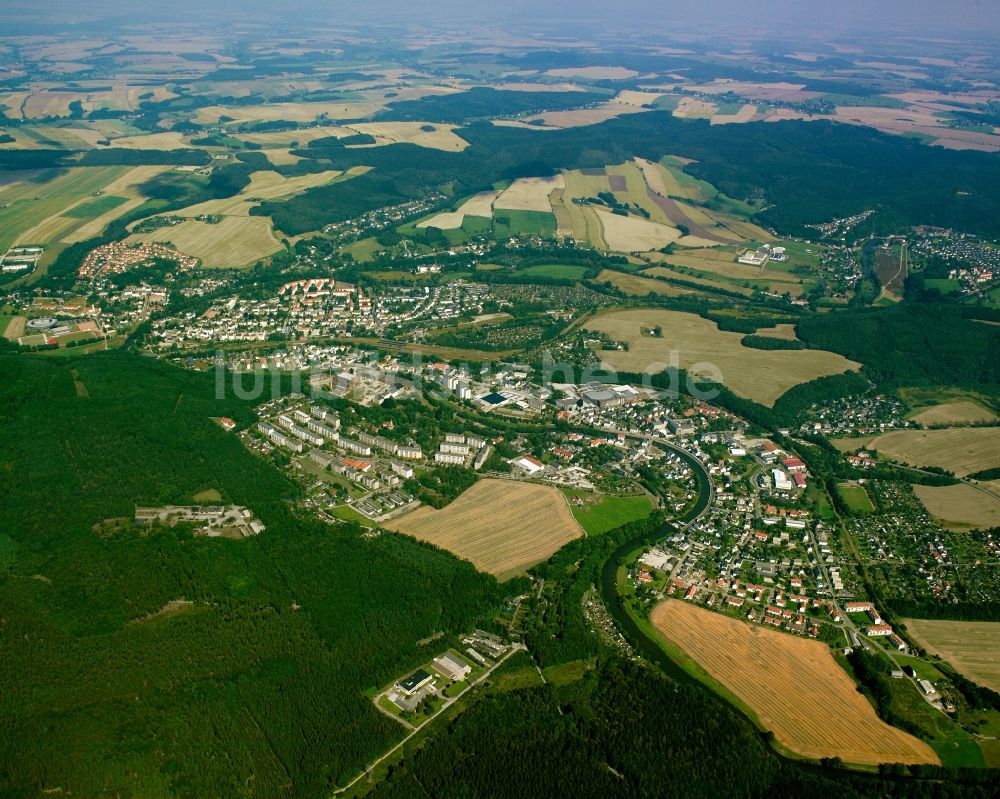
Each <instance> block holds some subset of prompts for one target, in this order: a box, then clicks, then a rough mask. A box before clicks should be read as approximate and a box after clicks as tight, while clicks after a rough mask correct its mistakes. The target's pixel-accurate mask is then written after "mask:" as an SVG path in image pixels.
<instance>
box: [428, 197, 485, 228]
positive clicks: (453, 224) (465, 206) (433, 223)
mask: <svg viewBox="0 0 1000 799" xmlns="http://www.w3.org/2000/svg"><path fill="white" fill-rule="evenodd" d="M499 194H500V192H498V191H481V192H479V193H478V194H475V195H473V196H472V197H470V198H469V199H468V200H466V201H465V202H464V203H462V205H460V206H459V208H458V210H457V211H446V212H444V213H441V214H437V215H436V216H433V217H431V218H430V219H425V220H424V221H422V222H418V223H417V227H418V228H425V227H436V228H438V229H439V230H455V229H456V228H460V227H462V223H463V222H464V221H465V217H467V216H481V217H485V218H486V219H490V218H491V217H492V216H493V201H494V200H496V198H497V197H498V196H499Z"/></svg>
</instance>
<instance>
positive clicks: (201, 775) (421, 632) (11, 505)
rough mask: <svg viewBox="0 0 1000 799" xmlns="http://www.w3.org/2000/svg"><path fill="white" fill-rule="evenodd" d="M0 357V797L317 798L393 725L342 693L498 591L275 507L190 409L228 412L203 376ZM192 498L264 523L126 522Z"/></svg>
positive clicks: (89, 361) (412, 546)
mask: <svg viewBox="0 0 1000 799" xmlns="http://www.w3.org/2000/svg"><path fill="white" fill-rule="evenodd" d="M0 370H2V373H3V374H4V380H3V381H0V518H2V519H3V526H2V527H0V555H2V557H0V618H2V623H3V627H4V641H5V642H6V643H5V645H4V656H3V658H2V659H0V718H2V719H3V721H2V722H0V793H2V794H3V795H5V796H34V795H37V793H38V791H39V789H46V788H61V789H63V790H65V791H67V792H69V791H72V792H73V793H75V794H77V795H84V796H94V795H106V794H122V795H125V794H128V795H151V794H164V793H173V794H175V795H186V796H208V795H216V796H235V795H266V796H278V795H295V796H327V795H328V794H329V792H330V790H331V789H332V788H333V787H334V786H335V785H336V784H338V783H343V782H344V781H346V780H347V779H349V778H350V777H351V776H353V775H354V774H356V773H357V771H358V770H359V769H360V768H361V767H362V765H363V764H364V763H365V762H366V761H367V760H369V759H371V758H372V757H374V756H375V755H376V754H377V753H379V752H381V751H383V750H384V749H385V748H387V747H388V746H391V745H392V744H393V743H394V742H395V741H396V740H398V738H399V737H400V734H401V731H402V730H401V728H400V727H399V726H398V725H397V724H395V723H394V722H392V721H391V720H389V719H386V718H385V717H384V716H382V715H380V714H379V713H377V712H376V711H375V710H374V708H373V707H372V705H371V704H370V703H369V702H368V700H367V699H366V698H365V697H364V693H363V692H364V691H365V690H367V689H369V688H372V687H374V686H377V685H380V684H382V683H384V682H387V681H389V680H390V679H392V678H393V677H394V676H397V675H399V674H400V673H402V672H404V671H405V670H406V669H408V668H411V667H413V666H416V665H417V664H418V663H419V662H421V661H422V660H424V659H426V657H427V655H428V654H429V653H428V652H427V650H425V649H422V648H421V647H419V646H417V644H416V642H417V641H418V640H421V639H423V638H426V637H428V636H431V635H433V634H434V633H437V632H444V633H445V636H446V637H445V639H444V640H443V641H441V642H440V643H442V644H446V643H447V641H448V640H449V638H448V636H451V635H454V634H457V633H459V632H462V631H464V630H468V629H470V628H471V627H473V626H477V625H481V624H484V623H486V622H487V621H488V619H489V618H491V617H492V616H493V615H494V613H495V612H496V610H497V609H499V607H501V606H502V603H503V602H504V600H505V597H506V593H507V592H508V590H510V589H508V588H506V587H500V586H498V585H497V583H496V582H495V581H494V580H493V578H492V577H489V576H488V575H483V574H479V573H477V572H476V571H475V570H474V568H473V567H472V566H471V565H469V564H467V563H465V562H463V561H459V560H458V559H456V558H454V557H452V556H451V555H448V554H446V553H444V552H440V551H438V550H435V549H433V548H431V547H429V546H426V545H422V544H419V543H417V542H414V541H412V540H410V539H406V538H403V537H400V536H390V535H386V536H381V537H378V538H375V539H368V540H366V539H364V538H362V537H361V535H360V530H359V529H356V528H354V527H353V526H351V525H344V526H338V527H331V526H328V525H325V524H322V523H320V522H317V521H312V520H310V519H308V518H300V517H298V516H296V515H295V514H294V513H293V512H292V510H291V506H290V505H289V503H288V500H289V499H291V498H293V497H294V496H295V495H296V489H295V487H294V486H293V485H292V484H291V483H289V482H288V481H287V480H286V479H285V478H284V477H282V476H281V475H280V474H279V473H278V472H277V471H275V470H274V469H273V468H272V467H270V466H269V465H268V464H266V463H265V462H263V461H261V460H259V459H257V458H255V457H253V456H251V455H250V454H249V453H248V452H246V451H245V449H244V448H243V446H242V445H241V443H240V442H239V441H238V439H237V438H236V437H235V435H234V434H226V433H224V432H223V431H222V430H221V428H219V427H218V426H217V425H216V424H215V423H214V422H213V421H212V419H213V418H215V417H218V416H230V417H232V418H233V419H235V420H236V421H237V422H238V423H239V424H240V425H241V426H246V425H248V424H250V423H251V422H252V420H253V418H254V417H253V414H252V407H251V406H250V405H249V404H247V403H244V402H241V401H238V400H234V399H217V398H216V397H215V386H214V384H213V381H212V380H211V379H210V378H209V377H207V376H205V375H201V374H197V373H193V372H183V371H179V370H176V369H174V368H172V367H169V366H166V365H162V364H159V363H157V362H155V361H151V360H148V359H145V358H141V357H138V356H128V355H119V354H113V353H111V354H107V355H103V354H102V355H92V356H89V357H86V358H81V359H77V360H73V359H65V360H64V359H58V360H43V359H41V358H39V357H37V356H35V357H32V356H20V357H16V356H4V355H0ZM81 386H82V387H83V389H82V390H81V388H80V387H81ZM208 490H214V491H218V492H219V494H220V495H221V496H222V498H223V501H225V502H232V503H237V504H241V505H246V506H248V507H250V508H251V509H252V510H253V511H254V512H255V513H256V514H257V516H258V517H259V518H260V519H261V520H262V521H263V522H264V523H265V524H266V526H267V529H266V531H265V532H264V533H263V534H262V535H260V536H259V537H256V538H253V539H247V540H239V541H232V540H225V539H208V538H204V537H195V536H193V535H192V534H191V532H190V531H188V530H186V529H184V528H182V527H178V528H171V529H163V528H152V529H145V530H140V529H139V528H135V527H133V526H132V525H131V524H130V523H129V521H128V520H130V519H131V517H132V514H133V512H134V508H135V505H136V504H147V503H148V504H159V503H167V502H188V503H190V502H192V501H195V500H194V498H195V496H196V495H198V494H200V493H201V492H204V491H208ZM108 520H117V521H108ZM170 603H173V604H170ZM185 603H190V604H185ZM164 609H166V610H164Z"/></svg>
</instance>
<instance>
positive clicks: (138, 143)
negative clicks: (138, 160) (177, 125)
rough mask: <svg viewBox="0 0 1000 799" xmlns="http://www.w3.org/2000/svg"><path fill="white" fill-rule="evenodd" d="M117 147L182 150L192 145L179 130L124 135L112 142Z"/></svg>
mask: <svg viewBox="0 0 1000 799" xmlns="http://www.w3.org/2000/svg"><path fill="white" fill-rule="evenodd" d="M112 145H113V146H115V147H124V148H126V149H129V150H180V149H181V148H184V147H190V146H191V145H190V144H188V142H186V141H184V136H183V135H182V134H181V133H178V132H177V131H173V130H170V131H166V132H164V133H148V134H146V135H144V136H123V137H122V138H120V139H115V140H114V141H113V142H112Z"/></svg>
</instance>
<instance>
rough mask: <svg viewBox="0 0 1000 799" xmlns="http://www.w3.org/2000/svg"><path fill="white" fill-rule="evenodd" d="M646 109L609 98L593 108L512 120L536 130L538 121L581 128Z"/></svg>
mask: <svg viewBox="0 0 1000 799" xmlns="http://www.w3.org/2000/svg"><path fill="white" fill-rule="evenodd" d="M648 110H649V109H648V108H639V107H637V106H634V105H628V104H626V103H616V102H615V101H614V100H609V101H608V102H606V103H603V104H602V105H598V106H595V107H594V108H572V109H570V110H568V111H546V112H545V113H543V114H536V115H535V116H532V117H524V118H523V119H521V120H513V121H515V122H524V123H533V124H528V127H533V128H535V129H536V130H539V129H541V130H544V128H542V127H541V126H540V125H539V121H541V125H544V126H546V127H548V128H581V127H585V126H587V125H599V124H600V123H601V122H607V121H608V120H609V119H615V118H616V117H620V116H624V115H625V114H641V113H644V112H646V111H648ZM502 122H504V120H497V124H500V123H502Z"/></svg>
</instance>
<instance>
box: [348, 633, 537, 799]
mask: <svg viewBox="0 0 1000 799" xmlns="http://www.w3.org/2000/svg"><path fill="white" fill-rule="evenodd" d="M527 651H528V648H527V647H526V646H525V645H524V644H513V645H512V646H511V648H510V650H509V651H508V652H507V653H506V654H505V655H504V656H503V657H502V658H500V660H498V661H497V662H496V663H494V664H493V665H492V666H490V667H489V668H488V669H487V670H486V671H484V672H483V673H482V674H481V675H480V676H479V677H478V678H477V679H476V680H474V681H473V682H471V683H469V684H468V685H467V686H465V688H463V689H462V692H461V693H459V694H456V695H455V696H453V697H452V698H451V699H445V701H444V704H443V705H441V707H440V708H438V710H437V712H436V713H434V715H433V716H430V717H429V718H428V719H427V721H425V722H424V723H423V724H421V725H420V726H419V727H416V728H413V727H412V725H410V726H411V729H412V732H411V733H410V734H409V735H407V736H406V737H405V738H404V739H403V740H402V741H400V742H399V743H398V744H396V745H395V746H394V747H392V749H390V750H388V751H387V752H385V754H383V755H382V756H381V757H379V758H378V759H376V760H373V761H372V762H371V763H370V764H369V765H368V768H366V769H365V770H364V771H362V772H361V773H360V774H358V776H357V777H355V778H354V779H353V780H351V781H350V782H349V783H347V785H345V786H344V787H342V788H337V790H335V791H334V792H333V795H334V796H337V795H338V794H342V793H343V792H344V791H346V790H349V789H350V788H352V787H354V786H355V785H356V784H357V783H358V782H359V781H360V780H362V779H364V778H365V777H367V776H368V775H369V774H371V772H372V771H373V770H374V769H375V768H376V767H377V766H378V765H379V764H380V763H382V762H383V761H384V760H385V759H386V758H388V757H390V756H391V755H392V754H394V753H395V752H398V751H399V750H400V749H401V748H402V747H403V746H404V745H405V744H406V742H407V741H409V740H410V739H411V738H412V737H413V736H414V735H416V734H417V733H418V732H420V731H421V730H422V729H424V728H425V727H426V726H427V725H428V724H430V723H431V722H432V721H434V719H436V718H437V717H438V716H440V715H441V714H442V713H443V712H444V711H445V710H447V709H448V708H449V707H451V706H452V705H453V704H455V702H457V701H458V700H459V699H461V698H462V697H463V696H465V695H466V694H467V693H468V692H469V691H471V690H472V689H473V688H475V687H476V686H477V685H479V684H480V683H482V682H483V681H484V680H486V679H487V678H488V677H489V676H490V675H491V674H492V673H493V672H494V670H496V668H497V667H499V666H500V664H502V663H504V662H506V660H507V659H508V658H509V657H511V656H512V655H514V654H516V653H517V652H527ZM543 679H544V678H543ZM375 700H376V702H375V706H376V707H378V697H375ZM379 709H380V710H381V708H379ZM383 712H384V711H383ZM397 720H398V721H402V719H397Z"/></svg>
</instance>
